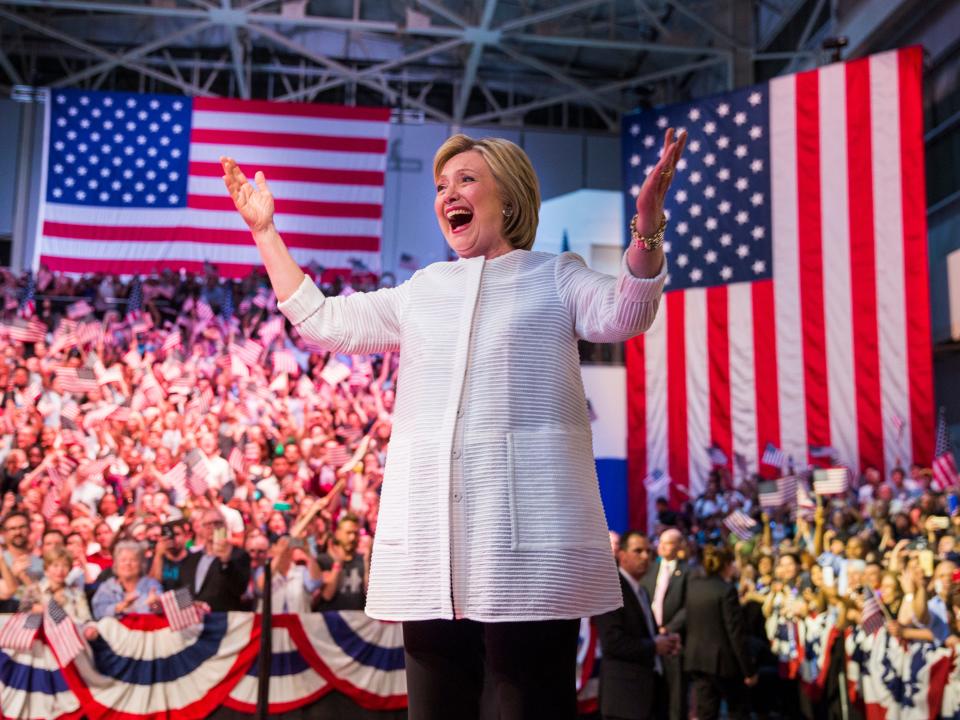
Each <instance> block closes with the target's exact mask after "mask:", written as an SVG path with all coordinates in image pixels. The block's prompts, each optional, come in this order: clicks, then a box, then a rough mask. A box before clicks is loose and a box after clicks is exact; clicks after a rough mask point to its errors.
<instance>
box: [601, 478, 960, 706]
mask: <svg viewBox="0 0 960 720" xmlns="http://www.w3.org/2000/svg"><path fill="white" fill-rule="evenodd" d="M807 480H809V474H808V477H802V478H801V479H800V482H801V483H802V484H803V487H804V488H806V487H807V485H806V482H807ZM855 480H856V481H855V482H851V483H850V486H849V487H848V489H847V490H846V491H845V492H841V493H838V494H834V495H824V496H821V497H816V498H815V500H814V501H813V502H812V503H810V504H804V503H788V504H785V505H783V506H781V507H768V508H763V507H761V505H760V503H759V498H758V494H757V488H756V487H755V484H754V482H753V481H750V480H747V481H746V482H744V483H741V485H740V486H739V487H737V488H734V487H733V483H732V482H731V481H730V476H729V474H727V473H726V472H725V471H723V470H717V471H715V472H714V473H713V475H712V476H711V478H710V480H709V482H708V484H707V489H706V492H705V493H704V494H703V495H702V496H700V497H697V498H694V499H692V500H691V502H689V503H686V504H685V505H684V506H683V507H682V508H679V509H677V508H671V507H670V506H669V505H668V503H667V501H666V499H661V501H660V502H659V503H657V506H658V510H659V512H658V513H657V517H656V518H654V519H653V525H654V527H652V528H651V530H652V532H651V534H650V535H649V536H648V535H647V534H644V533H640V532H627V533H624V534H623V535H622V536H616V535H614V536H612V543H613V549H614V553H615V555H616V556H617V560H618V564H619V566H620V572H621V575H622V576H623V581H622V583H621V584H622V586H623V592H624V598H625V606H624V608H623V609H622V610H619V611H616V612H615V613H613V614H611V615H610V616H602V617H600V618H597V620H596V623H597V625H598V629H599V632H600V641H601V645H602V647H603V654H604V658H603V663H604V665H603V666H601V673H604V670H605V669H606V668H610V667H612V668H613V671H612V673H613V674H605V675H604V676H603V678H602V680H601V690H600V701H601V705H602V708H603V714H604V716H605V717H611V718H616V717H622V718H647V717H663V718H666V717H669V718H671V720H679V719H681V718H682V719H683V720H686V718H687V717H688V716H690V713H691V712H692V713H693V716H695V717H697V718H699V720H710V719H711V718H714V717H717V716H718V712H719V709H720V707H721V705H720V701H721V699H723V700H724V701H725V703H726V708H727V711H728V714H729V715H730V716H731V717H747V716H748V715H749V713H750V712H753V713H755V714H757V715H758V716H760V717H764V716H769V715H771V714H773V715H781V716H786V717H803V718H826V717H836V718H841V717H842V718H856V717H862V715H861V714H860V713H862V712H863V706H862V702H861V704H860V705H858V703H857V702H856V698H855V697H854V695H855V693H854V692H852V691H851V689H850V687H848V684H847V683H846V682H844V675H845V673H847V665H846V663H847V662H853V661H854V658H852V657H850V656H851V655H852V653H851V647H852V645H850V640H849V639H850V638H851V637H853V633H854V632H857V631H859V632H860V633H861V634H863V635H864V636H869V635H872V634H875V633H876V632H878V631H880V630H883V631H885V632H886V633H887V636H888V637H891V638H895V639H896V640H897V641H898V642H900V643H902V644H903V646H904V647H908V646H909V644H911V643H927V644H930V646H931V647H944V648H949V649H953V648H956V647H957V646H958V645H960V552H958V551H960V547H958V539H960V514H958V512H957V497H956V492H957V489H956V488H953V489H948V490H946V491H940V490H938V489H937V487H936V485H935V484H934V483H932V474H931V472H930V470H929V468H923V467H921V466H919V465H914V466H912V467H911V468H909V470H907V469H903V468H894V469H893V470H892V471H891V472H890V473H889V477H888V478H886V479H885V478H884V477H883V476H882V475H881V473H879V472H878V471H877V470H876V469H873V468H869V469H867V470H866V471H865V472H864V473H863V474H862V477H860V478H857V479H855ZM736 511H739V512H742V513H743V517H746V518H748V519H753V520H754V521H755V525H754V526H753V527H751V526H749V525H746V526H744V525H740V526H738V527H737V530H739V532H732V531H730V530H728V527H727V526H726V524H725V522H724V521H725V520H728V518H730V517H731V515H732V514H733V513H734V512H736ZM654 542H655V543H656V544H654ZM718 578H719V579H720V580H722V582H720V581H718V580H717V579H718ZM644 615H647V616H649V622H647V621H646V618H645V617H644ZM631 618H632V622H631ZM814 620H816V621H817V623H818V624H817V625H816V626H817V627H818V628H819V629H824V628H830V629H835V632H833V633H827V632H823V633H821V634H820V635H818V637H817V644H816V646H815V647H814V646H813V645H812V644H807V645H806V647H804V638H803V637H802V636H799V637H798V636H797V635H796V634H795V633H796V631H795V629H794V628H796V627H799V626H800V625H804V623H808V624H807V625H804V627H811V626H812V621H814ZM630 640H632V643H631V642H630ZM804 652H806V653H807V654H811V653H812V652H816V653H817V654H818V655H819V656H820V657H819V658H809V657H807V658H805V657H804ZM805 661H808V662H813V663H814V665H815V669H814V672H813V673H812V675H811V673H810V672H804V670H805V668H804V662H805ZM624 665H625V666H626V667H627V668H628V669H632V672H633V673H634V674H635V675H636V676H637V677H645V678H646V682H647V683H648V685H649V687H650V688H651V689H652V691H651V692H649V693H646V694H644V695H643V696H642V697H643V698H644V699H643V701H642V702H639V703H638V698H639V697H641V696H639V695H637V694H636V693H631V694H630V700H629V702H625V701H624V692H623V690H622V687H623V681H622V678H624V677H628V675H626V674H625V673H624V672H623V671H622V667H621V668H620V671H619V672H618V667H620V666H624ZM605 691H606V692H605ZM921 692H922V691H921ZM860 700H861V701H862V698H860Z"/></svg>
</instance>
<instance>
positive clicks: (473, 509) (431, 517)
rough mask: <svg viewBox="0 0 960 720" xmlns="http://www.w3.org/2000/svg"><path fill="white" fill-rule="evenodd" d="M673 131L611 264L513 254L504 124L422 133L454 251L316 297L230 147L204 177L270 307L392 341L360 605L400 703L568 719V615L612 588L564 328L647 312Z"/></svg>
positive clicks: (530, 189)
mask: <svg viewBox="0 0 960 720" xmlns="http://www.w3.org/2000/svg"><path fill="white" fill-rule="evenodd" d="M685 140H686V138H685V136H684V135H682V134H681V135H680V136H679V137H677V138H675V137H674V133H673V130H672V129H671V130H668V131H667V133H666V137H665V139H664V149H663V154H662V156H661V159H660V161H659V162H658V163H657V165H656V167H655V168H654V169H653V170H652V171H651V173H650V175H649V176H648V177H647V179H646V181H645V182H644V184H643V187H642V188H641V190H640V193H639V195H638V196H637V215H636V216H635V218H634V219H633V221H632V223H631V230H632V234H633V237H634V240H633V242H632V244H631V246H630V248H629V249H628V250H627V251H626V252H625V253H624V256H623V262H622V265H621V269H620V274H619V277H616V278H615V277H611V276H608V275H603V274H600V273H596V272H593V271H592V270H590V269H589V268H587V267H586V265H585V264H584V262H583V260H582V259H580V258H579V257H578V256H576V255H573V254H571V253H564V254H562V255H559V256H557V255H550V254H547V253H540V252H531V251H530V247H531V246H532V245H533V241H534V237H535V234H536V228H537V218H538V211H539V205H540V193H539V186H538V183H537V178H536V174H535V173H534V171H533V168H532V166H531V165H530V161H529V159H528V158H527V156H526V154H525V153H524V152H523V150H521V149H520V148H519V147H517V146H516V145H514V144H513V143H510V142H508V141H506V140H500V139H490V138H488V139H483V140H473V139H471V138H468V137H466V136H465V135H455V136H454V137H451V138H450V139H449V140H447V141H446V142H445V143H444V144H443V145H442V146H441V147H440V149H439V150H438V151H437V155H436V157H435V159H434V176H435V179H436V184H437V195H436V201H435V203H434V210H435V212H436V216H437V222H438V223H439V225H440V229H441V231H442V233H443V235H444V237H445V238H446V240H447V243H448V244H449V245H450V247H451V248H452V249H453V250H454V251H455V252H456V253H457V255H458V256H459V258H460V259H459V260H457V261H456V262H443V263H435V264H433V265H430V266H429V267H426V268H424V269H422V270H420V271H418V272H417V273H416V274H414V276H413V277H412V278H411V279H410V280H409V281H407V282H405V283H403V284H402V285H400V286H398V287H395V288H386V289H382V290H378V291H376V292H371V293H355V294H352V295H349V296H345V297H330V298H326V297H324V296H323V295H322V294H321V293H320V291H319V290H318V289H317V287H316V285H315V284H314V283H313V281H312V280H311V279H310V278H309V277H306V276H305V275H304V273H303V272H302V271H301V270H300V268H299V267H298V266H297V264H296V262H294V260H293V259H292V257H291V256H290V253H289V252H288V251H287V248H286V246H285V245H284V243H283V241H282V240H281V238H280V235H279V233H278V231H277V229H276V227H275V226H274V224H273V209H274V203H273V196H272V195H271V193H270V190H269V188H268V186H267V182H266V178H264V176H263V173H262V172H257V174H256V177H255V181H256V187H254V185H253V184H251V183H249V182H248V181H247V178H246V177H245V176H244V174H243V173H242V172H241V170H240V168H239V167H238V166H237V164H236V163H235V162H234V160H233V159H231V158H221V162H222V164H223V170H224V182H225V183H226V186H227V188H228V190H229V192H230V194H231V196H232V197H233V200H234V203H235V204H236V206H237V209H238V210H239V212H240V214H241V215H242V216H243V218H244V220H245V221H246V222H247V224H248V226H249V227H250V229H251V231H252V233H253V237H254V240H255V241H256V244H257V247H258V249H259V251H260V255H261V257H262V258H263V263H264V265H265V266H266V269H267V273H268V274H269V276H270V282H271V283H272V284H273V288H274V291H275V292H276V294H277V298H278V300H279V307H280V310H281V311H282V312H283V313H284V314H285V315H286V316H287V318H289V320H290V321H291V322H292V323H293V324H294V325H295V326H296V327H297V329H298V330H299V332H300V333H301V334H302V335H304V336H305V337H307V338H309V339H310V340H311V341H312V342H314V343H317V344H320V345H322V346H324V347H326V348H328V349H330V350H335V351H337V352H343V353H371V352H386V351H399V352H400V357H401V374H400V379H399V382H398V386H399V387H398V391H397V396H396V405H395V410H394V425H393V437H392V440H391V443H390V453H389V457H388V458H387V466H386V471H385V476H384V481H383V488H382V497H381V506H380V515H379V519H378V525H377V534H376V538H375V541H374V552H373V557H372V566H371V571H370V572H371V574H370V587H369V590H368V594H367V607H366V611H367V614H368V615H370V616H371V617H374V618H379V619H383V620H393V621H399V622H402V623H403V631H404V647H405V651H406V675H407V693H408V700H409V717H410V718H411V720H422V719H425V718H429V719H433V718H458V719H471V718H476V717H477V716H478V712H479V700H480V693H481V689H482V688H483V684H484V672H485V667H486V673H487V675H488V681H487V682H488V683H489V684H492V685H493V686H494V696H495V697H496V703H497V711H498V715H499V717H500V718H503V719H505V720H506V719H510V720H512V719H514V718H517V719H519V718H523V719H524V720H529V719H530V718H539V717H543V718H551V720H559V719H561V718H571V719H572V718H574V717H575V714H576V697H575V683H574V669H575V660H576V644H577V628H578V618H581V617H587V616H591V615H597V614H601V613H604V612H607V611H610V610H613V609H615V608H617V607H619V606H620V605H622V598H621V595H620V584H619V582H618V578H617V571H616V568H615V566H614V562H613V558H612V556H611V554H610V543H609V539H608V535H607V526H606V522H605V519H604V515H603V508H602V506H601V503H600V494H599V490H598V485H597V478H596V472H595V466H594V461H593V453H592V447H591V435H590V422H589V418H588V415H587V403H586V398H585V395H584V391H583V384H582V381H581V377H580V368H579V356H578V352H577V340H578V339H581V338H582V339H585V340H589V341H592V342H621V341H624V340H626V339H628V338H630V337H632V336H634V335H637V334H639V333H642V332H643V331H645V330H646V329H647V328H648V327H649V326H650V323H651V322H652V321H653V318H654V316H655V314H656V311H657V306H658V304H659V300H660V295H661V293H662V290H663V284H664V280H665V277H666V263H665V261H664V256H663V251H662V247H661V245H662V241H663V231H664V227H665V225H666V220H665V218H664V216H663V201H664V196H665V194H666V191H667V188H668V187H669V185H670V180H671V179H672V176H673V172H674V168H675V167H676V164H677V161H678V160H679V159H680V155H681V153H682V152H683V146H684V142H685Z"/></svg>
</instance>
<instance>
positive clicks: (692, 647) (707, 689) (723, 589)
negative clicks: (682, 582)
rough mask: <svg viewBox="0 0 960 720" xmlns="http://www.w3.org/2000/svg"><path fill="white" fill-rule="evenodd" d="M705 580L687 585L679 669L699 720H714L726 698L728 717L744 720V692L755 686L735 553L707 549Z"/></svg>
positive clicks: (745, 701) (753, 665)
mask: <svg viewBox="0 0 960 720" xmlns="http://www.w3.org/2000/svg"><path fill="white" fill-rule="evenodd" d="M703 569H704V571H705V572H706V575H705V576H704V577H694V578H691V579H690V583H689V587H688V589H687V590H688V592H687V628H688V630H687V642H686V646H685V648H684V652H683V668H684V670H685V671H686V672H688V673H690V675H691V678H692V683H693V694H694V697H695V698H696V702H697V717H698V718H699V720H715V719H716V718H718V717H719V715H720V701H721V699H722V698H726V700H727V707H728V711H729V717H730V718H732V719H734V720H736V718H747V717H749V716H750V714H749V702H748V698H747V688H748V687H753V686H754V685H756V683H757V674H756V672H757V671H756V665H755V663H754V660H753V657H752V656H751V655H750V653H749V652H747V647H746V634H745V632H744V624H743V610H742V608H741V607H740V599H739V597H738V596H737V587H736V586H735V585H733V584H732V583H731V582H730V580H731V579H732V576H733V553H732V552H731V551H730V549H729V548H726V547H714V546H707V547H706V548H704V553H703Z"/></svg>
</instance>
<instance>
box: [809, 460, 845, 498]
mask: <svg viewBox="0 0 960 720" xmlns="http://www.w3.org/2000/svg"><path fill="white" fill-rule="evenodd" d="M849 475H850V473H849V472H848V471H847V469H846V468H845V467H832V468H825V469H823V470H814V471H813V491H814V492H815V493H816V494H817V495H841V494H843V493H845V492H846V491H847V487H848V484H849Z"/></svg>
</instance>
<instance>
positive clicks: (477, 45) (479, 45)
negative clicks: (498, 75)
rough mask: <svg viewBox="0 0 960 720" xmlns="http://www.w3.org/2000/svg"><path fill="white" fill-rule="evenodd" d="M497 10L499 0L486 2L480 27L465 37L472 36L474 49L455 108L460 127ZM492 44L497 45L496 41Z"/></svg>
mask: <svg viewBox="0 0 960 720" xmlns="http://www.w3.org/2000/svg"><path fill="white" fill-rule="evenodd" d="M496 9H497V0H484V4H483V15H482V17H481V18H480V25H479V27H477V28H469V29H468V31H467V33H466V35H465V37H467V38H471V36H472V39H473V47H472V48H470V56H469V57H468V58H467V64H466V67H465V68H464V71H463V84H462V85H461V86H460V96H459V97H458V98H457V103H456V105H454V108H453V121H454V123H456V124H458V125H459V124H460V123H461V122H462V121H463V114H464V113H465V112H466V110H467V102H469V100H470V93H471V92H473V81H474V80H476V78H477V70H478V69H479V67H480V58H482V57H483V46H484V45H485V44H486V43H488V42H490V40H491V38H488V37H486V36H487V35H488V33H489V31H490V23H491V22H493V13H494V12H495V11H496ZM471 31H473V32H471ZM490 44H496V41H494V42H492V43H490Z"/></svg>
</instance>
